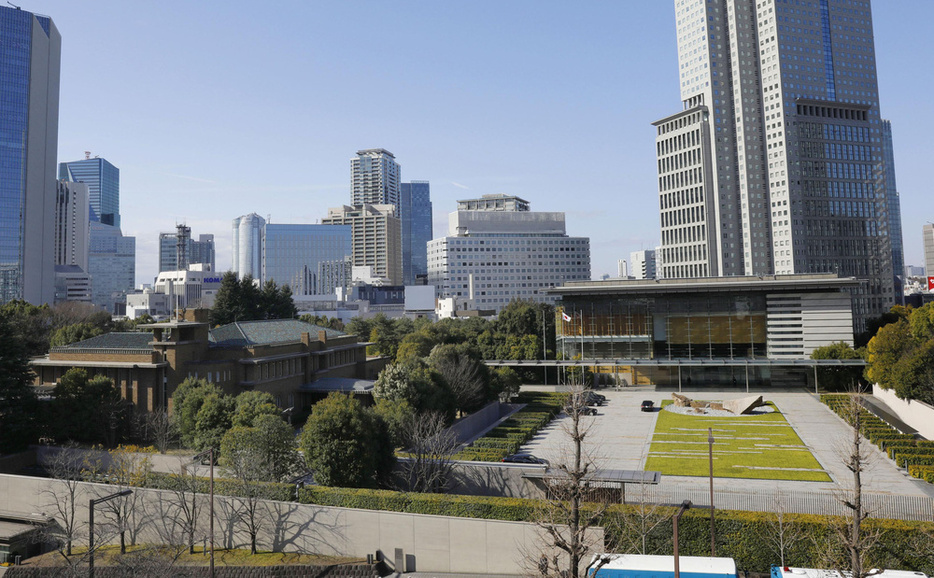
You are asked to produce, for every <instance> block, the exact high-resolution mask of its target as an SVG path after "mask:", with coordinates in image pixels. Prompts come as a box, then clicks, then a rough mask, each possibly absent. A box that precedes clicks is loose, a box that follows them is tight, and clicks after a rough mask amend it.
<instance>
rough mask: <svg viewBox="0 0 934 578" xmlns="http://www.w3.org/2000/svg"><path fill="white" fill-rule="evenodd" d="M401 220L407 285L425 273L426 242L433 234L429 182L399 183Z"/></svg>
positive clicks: (403, 259)
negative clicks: (400, 185)
mask: <svg viewBox="0 0 934 578" xmlns="http://www.w3.org/2000/svg"><path fill="white" fill-rule="evenodd" d="M399 214H400V217H401V221H402V278H403V281H404V282H405V284H406V285H415V283H416V280H417V279H425V278H427V276H428V241H431V238H432V237H433V233H432V227H433V223H432V215H431V185H430V184H429V182H428V181H412V182H411V183H402V187H401V190H400V196H399Z"/></svg>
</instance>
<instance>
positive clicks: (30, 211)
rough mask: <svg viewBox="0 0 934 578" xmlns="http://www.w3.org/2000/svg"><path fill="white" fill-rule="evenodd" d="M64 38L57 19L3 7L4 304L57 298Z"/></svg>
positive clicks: (0, 194) (0, 269)
mask: <svg viewBox="0 0 934 578" xmlns="http://www.w3.org/2000/svg"><path fill="white" fill-rule="evenodd" d="M61 51H62V37H61V35H60V34H59V33H58V29H57V28H56V27H55V23H54V22H52V20H51V18H49V17H47V16H39V15H37V14H33V13H31V12H27V11H26V10H20V9H19V8H14V7H11V6H6V5H4V6H0V66H2V76H3V80H2V82H0V102H2V103H3V105H2V106H0V141H2V142H3V146H2V147H0V207H2V209H0V303H6V302H7V301H10V300H12V299H25V300H26V301H29V302H30V303H33V304H36V305H41V304H43V303H51V302H52V301H53V299H54V291H55V244H54V239H55V235H54V232H53V224H54V217H55V199H56V181H55V163H56V154H57V151H58V99H59V77H60V71H61Z"/></svg>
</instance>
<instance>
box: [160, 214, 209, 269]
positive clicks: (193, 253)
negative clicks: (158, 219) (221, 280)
mask: <svg viewBox="0 0 934 578" xmlns="http://www.w3.org/2000/svg"><path fill="white" fill-rule="evenodd" d="M179 240H181V243H179ZM215 255H216V252H215V250H214V235H199V236H198V240H197V241H196V240H194V239H193V238H192V237H191V227H188V226H186V225H177V226H176V227H175V232H174V233H159V272H160V273H162V272H163V271H178V270H184V269H185V268H187V266H189V265H208V266H209V267H210V270H211V271H217V268H216V258H215Z"/></svg>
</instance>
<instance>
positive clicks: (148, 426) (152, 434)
mask: <svg viewBox="0 0 934 578" xmlns="http://www.w3.org/2000/svg"><path fill="white" fill-rule="evenodd" d="M141 425H142V430H143V431H142V433H143V438H144V439H145V440H146V441H148V442H151V443H153V444H155V446H156V449H158V450H159V453H160V454H164V453H166V452H167V451H168V449H169V446H170V445H172V443H173V442H175V440H177V439H178V428H176V427H175V420H174V419H173V418H171V417H170V416H169V414H168V412H166V411H165V410H164V409H162V408H159V409H157V410H156V411H153V412H148V413H145V414H143V415H142V424H141Z"/></svg>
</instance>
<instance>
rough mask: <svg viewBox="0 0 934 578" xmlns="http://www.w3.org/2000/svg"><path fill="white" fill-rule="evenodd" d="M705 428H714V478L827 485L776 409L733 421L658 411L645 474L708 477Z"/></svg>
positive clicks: (814, 460)
mask: <svg viewBox="0 0 934 578" xmlns="http://www.w3.org/2000/svg"><path fill="white" fill-rule="evenodd" d="M670 403H671V402H670V401H666V402H664V403H663V406H667V405H668V404H670ZM769 405H770V406H772V407H773V408H774V407H775V406H774V405H773V404H772V403H771V402H770V403H769ZM707 428H713V437H714V440H715V441H714V445H713V475H714V476H716V477H718V478H756V479H766V480H802V481H809V482H829V481H830V476H828V475H827V474H826V473H825V472H824V471H823V469H821V465H820V463H818V461H817V460H816V459H815V458H814V456H813V455H811V452H810V451H809V450H808V449H807V448H806V447H805V445H804V444H803V443H802V442H801V438H799V437H798V434H797V433H795V430H794V429H793V428H792V427H791V425H790V424H789V423H788V422H787V421H785V416H783V415H782V414H781V412H779V411H778V410H777V408H776V411H774V412H773V413H768V414H763V415H747V416H735V417H708V416H694V415H680V414H676V413H672V412H670V411H665V410H664V409H662V411H660V412H659V414H658V421H657V422H656V424H655V433H654V434H653V436H652V446H651V447H650V448H649V455H648V458H647V459H646V461H645V469H646V470H653V471H658V472H661V473H663V474H667V475H669V476H706V475H708V472H709V469H710V462H709V457H708V444H707Z"/></svg>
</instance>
